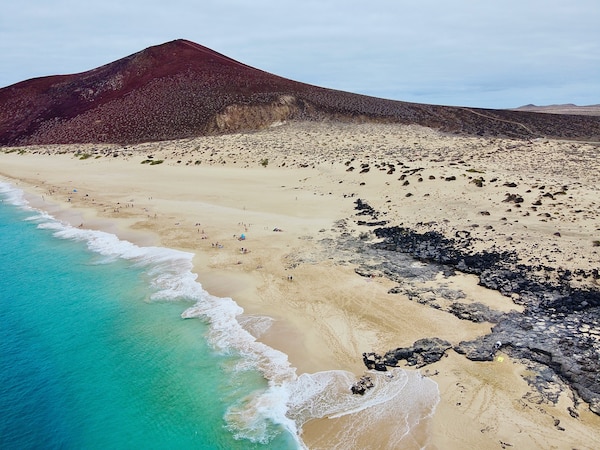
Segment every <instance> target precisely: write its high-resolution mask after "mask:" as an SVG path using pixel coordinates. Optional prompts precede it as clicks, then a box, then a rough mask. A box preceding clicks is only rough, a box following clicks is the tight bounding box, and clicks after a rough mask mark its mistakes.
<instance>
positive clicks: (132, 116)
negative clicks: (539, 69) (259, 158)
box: [0, 40, 600, 146]
mask: <svg viewBox="0 0 600 450" xmlns="http://www.w3.org/2000/svg"><path fill="white" fill-rule="evenodd" d="M288 119H295V120H322V119H339V120H357V121H364V120H375V121H386V122H397V123H414V124H419V125H423V126H427V127H432V128H436V129H440V130H442V131H447V132H460V133H467V134H480V135H484V134H485V135H499V136H511V137H522V138H532V137H559V138H570V139H586V140H587V139H589V140H600V117H588V116H567V115H552V116H550V115H548V114H539V113H531V112H523V111H510V110H486V109H475V108H459V107H445V106H433V105H422V104H415V103H406V102H399V101H392V100H383V99H378V98H374V97H367V96H363V95H358V94H351V93H347V92H341V91H335V90H331V89H324V88H319V87H315V86H311V85H308V84H304V83H299V82H295V81H291V80H288V79H285V78H281V77H278V76H275V75H272V74H269V73H266V72H263V71H261V70H258V69H254V68H252V67H249V66H246V65H244V64H241V63H239V62H237V61H234V60H232V59H230V58H228V57H226V56H224V55H221V54H219V53H216V52H214V51H212V50H210V49H208V48H205V47H202V46H201V45H198V44H195V43H193V42H189V41H185V40H176V41H172V42H168V43H166V44H162V45H158V46H155V47H150V48H148V49H146V50H143V51H141V52H138V53H135V54H133V55H131V56H128V57H126V58H123V59H120V60H118V61H115V62H113V63H110V64H107V65H105V66H102V67H99V68H97V69H93V70H90V71H87V72H83V73H79V74H73V75H59V76H51V77H42V78H36V79H32V80H27V81H23V82H20V83H17V84H14V85H12V86H8V87H5V88H2V89H0V145H3V146H14V145H33V144H58V143H81V142H115V143H136V142H144V141H158V140H168V139H176V138H183V137H190V136H198V135H205V134H214V133H223V132H233V131H241V130H256V129H260V128H262V127H265V126H268V125H269V124H271V123H273V122H276V121H280V120H288Z"/></svg>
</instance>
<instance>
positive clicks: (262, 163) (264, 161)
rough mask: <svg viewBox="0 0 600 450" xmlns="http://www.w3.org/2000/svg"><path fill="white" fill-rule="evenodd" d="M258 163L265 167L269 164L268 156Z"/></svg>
mask: <svg viewBox="0 0 600 450" xmlns="http://www.w3.org/2000/svg"><path fill="white" fill-rule="evenodd" d="M260 165H261V166H263V167H267V166H268V165H269V159H268V158H263V159H261V160H260Z"/></svg>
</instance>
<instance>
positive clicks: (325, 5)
mask: <svg viewBox="0 0 600 450" xmlns="http://www.w3.org/2000/svg"><path fill="white" fill-rule="evenodd" d="M178 38H184V39H189V40H191V41H194V42H196V43H198V44H201V45H204V46H206V47H209V48H211V49H213V50H215V51H218V52H220V53H223V54H225V55H227V56H229V57H231V58H234V59H236V60H238V61H241V62H243V63H245V64H248V65H250V66H253V67H256V68H259V69H262V70H266V71H267V72H271V73H274V74H276V75H281V76H284V77H287V78H291V79H293V80H296V81H302V82H305V83H310V84H315V85H318V86H323V87H328V88H333V89H340V90H344V91H350V92H356V93H361V94H366V95H372V96H376V97H383V98H389V99H395V100H404V101H412V102H419V103H432V104H442V105H461V106H474V107H484V108H511V107H517V106H521V105H524V104H528V103H533V104H536V105H547V104H558V103H575V104H578V105H589V104H599V103H600V1H599V0H362V1H354V0H319V1H317V0H302V1H300V0H296V1H293V2H292V1H287V0H247V1H241V0H102V1H97V0H87V1H81V0H20V1H11V2H5V4H4V5H3V6H2V15H1V16H0V87H4V86H8V85H10V84H13V83H16V82H19V81H23V80H26V79H29V78H34V77H39V76H46V75H55V74H67V73H76V72H82V71H85V70H89V69H93V68H95V67H98V66H101V65H103V64H107V63H109V62H112V61H115V60H117V59H120V58H122V57H125V56H128V55H130V54H132V53H135V52H137V51H140V50H143V49H144V48H146V47H149V46H152V45H157V44H162V43H164V42H167V41H171V40H174V39H178Z"/></svg>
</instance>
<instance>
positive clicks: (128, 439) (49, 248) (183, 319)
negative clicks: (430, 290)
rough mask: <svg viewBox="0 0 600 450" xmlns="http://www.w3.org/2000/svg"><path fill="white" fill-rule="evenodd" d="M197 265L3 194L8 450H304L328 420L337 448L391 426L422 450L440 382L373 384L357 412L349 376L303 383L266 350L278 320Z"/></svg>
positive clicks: (0, 386)
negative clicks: (198, 271)
mask: <svg viewBox="0 0 600 450" xmlns="http://www.w3.org/2000/svg"><path fill="white" fill-rule="evenodd" d="M192 257H193V255H192V254H190V253H185V252H180V251H175V250H171V249H165V248H158V247H138V246H136V245H133V244H131V243H129V242H127V241H122V240H119V239H118V238H117V237H116V236H114V235H112V234H109V233H104V232H101V231H92V230H85V229H78V228H74V227H72V226H70V225H68V224H65V223H62V222H60V221H57V220H55V219H54V218H52V217H51V216H49V215H47V214H45V213H44V212H41V211H37V210H34V209H31V208H29V207H28V205H27V202H26V201H25V200H24V195H23V193H22V192H21V191H19V190H18V189H15V188H14V187H12V186H11V185H10V184H8V183H4V182H2V181H0V449H2V450H4V449H19V450H21V449H39V448H44V449H59V448H60V449H107V448H110V449H132V448H136V449H137V448H144V449H171V448H173V449H174V448H176V449H188V448H190V449H192V448H193V449H277V450H286V449H298V448H305V445H304V443H303V442H302V440H301V430H302V426H303V425H304V424H305V423H306V422H308V421H310V420H311V419H314V418H323V417H329V418H331V421H330V422H328V423H330V424H331V427H332V428H331V429H330V430H329V431H326V433H328V436H327V439H326V441H327V445H326V448H330V449H351V448H365V447H364V445H363V444H361V439H363V440H364V439H365V437H368V435H369V433H373V432H378V431H377V430H379V427H380V425H381V424H386V426H387V428H386V429H387V430H388V431H387V432H386V433H387V434H388V435H386V436H385V439H386V442H387V443H386V444H385V445H384V447H386V448H408V447H410V448H424V447H425V446H426V445H425V444H424V443H425V442H426V436H424V437H423V436H421V435H422V433H416V434H417V435H419V437H417V438H415V437H414V436H413V434H414V433H412V431H413V430H415V429H416V428H415V427H417V426H418V425H419V423H421V422H422V421H423V420H424V419H426V418H428V417H430V416H431V415H432V414H433V413H434V411H435V407H436V405H437V403H438V401H439V391H438V389H437V385H436V384H435V383H434V382H433V381H431V380H430V379H429V378H426V377H421V376H420V375H419V374H418V373H417V372H414V371H405V370H402V369H394V370H393V371H391V372H388V373H386V374H385V375H384V374H382V373H371V376H372V378H373V380H374V383H375V387H374V388H373V389H370V390H369V391H368V392H367V393H366V394H365V395H364V396H358V395H353V394H351V392H350V389H349V387H350V386H351V385H352V384H353V383H354V382H355V381H356V377H355V375H354V374H351V373H349V372H345V371H341V370H332V371H325V372H318V373H314V374H301V375H300V376H297V374H296V371H295V369H294V368H293V367H291V366H290V364H289V362H288V359H287V356H286V355H285V354H283V353H281V352H278V351H276V350H274V349H272V348H270V347H268V346H266V345H264V344H262V343H260V342H259V341H257V339H256V337H258V336H260V334H261V333H263V332H264V331H265V330H266V329H268V327H269V325H270V323H271V319H270V318H268V317H259V316H247V315H244V314H243V310H242V309H241V308H240V307H239V306H238V305H237V304H236V303H235V302H234V301H233V300H232V299H230V298H219V297H215V296H212V295H210V294H209V293H208V292H206V291H204V290H203V289H202V286H201V285H200V284H199V283H198V282H197V281H196V275H195V274H193V273H192ZM336 424H338V425H336ZM340 424H341V425H340ZM325 428H326V427H325ZM329 434H330V436H329ZM415 439H416V441H415ZM409 444H410V445H409ZM407 445H408V447H407Z"/></svg>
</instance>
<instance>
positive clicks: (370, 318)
mask: <svg viewBox="0 0 600 450" xmlns="http://www.w3.org/2000/svg"><path fill="white" fill-rule="evenodd" d="M599 149H600V147H599V146H598V144H592V143H578V142H566V141H548V140H538V141H534V142H527V141H516V140H507V139H498V138H493V139H492V138H485V137H481V138H467V137H459V136H449V135H443V134H440V133H437V132H435V131H433V130H430V129H427V128H421V127H415V126H399V125H373V124H365V125H356V124H355V125H350V124H325V123H323V124H316V123H311V124H307V123H290V124H282V125H281V126H278V127H273V128H270V129H268V130H265V131H262V132H257V133H247V134H235V135H226V136H215V137H203V138H195V139H188V140H181V141H172V142H157V143H147V144H140V145H135V146H128V147H127V148H124V147H120V146H109V145H89V144H88V145H79V146H77V145H73V146H48V147H28V148H21V149H0V176H1V177H2V178H4V179H5V180H6V181H9V182H10V183H12V184H14V185H16V186H17V187H19V188H21V189H23V190H24V191H25V192H27V193H28V195H29V200H30V202H31V204H32V206H34V207H37V208H40V209H44V210H47V211H49V212H50V213H51V214H53V215H54V216H56V217H58V218H60V219H63V220H65V221H68V222H70V223H72V224H73V225H75V226H82V227H85V228H91V229H102V230H106V231H109V232H113V233H115V234H117V235H118V236H119V237H121V238H123V239H127V240H130V241H132V242H135V243H138V244H140V245H160V246H165V247H170V248H175V249H181V250H186V251H191V252H193V253H195V255H196V256H195V259H194V267H195V271H196V272H197V273H198V276H199V278H198V279H199V281H200V282H201V284H202V285H203V287H204V288H205V289H206V290H207V291H209V292H210V293H212V294H214V295H217V296H221V297H232V298H233V299H234V300H235V301H236V302H237V303H238V304H239V305H240V306H242V307H243V308H244V310H245V314H246V315H257V316H269V317H272V318H273V319H275V321H274V323H273V325H272V327H271V328H270V329H269V331H268V332H267V333H266V334H264V335H262V336H260V340H262V341H263V342H265V343H266V344H268V345H269V346H271V347H273V348H276V349H278V350H281V351H283V352H284V353H286V354H287V355H289V359H290V362H291V363H292V365H293V366H294V367H296V368H297V371H298V374H301V373H305V372H306V373H314V372H318V371H322V370H335V369H340V370H348V371H351V372H353V373H355V374H356V375H357V376H360V375H361V374H363V373H364V371H365V367H364V365H363V363H362V359H361V355H362V353H363V352H369V351H377V352H379V353H385V352H386V351H387V350H389V349H393V348H396V347H401V346H409V345H411V344H412V343H413V342H414V341H415V340H417V339H420V338H423V337H434V336H435V337H439V338H442V339H445V340H448V341H449V342H451V343H452V344H457V343H458V342H460V341H463V340H470V339H474V338H475V337H477V336H481V335H484V334H486V333H488V332H489V330H490V327H491V326H492V325H491V324H490V323H473V322H469V321H465V320H460V319H458V318H457V317H455V316H453V315H451V314H449V313H447V312H444V311H443V310H440V309H435V308H432V307H430V306H427V305H423V304H419V303H418V302H414V301H411V300H410V299H409V298H408V297H406V296H404V295H402V294H395V295H392V294H388V291H389V290H390V289H391V288H393V287H394V286H395V285H396V283H395V282H393V281H391V280H388V279H386V278H384V277H374V278H365V277H361V276H359V275H357V274H356V273H355V271H354V269H355V267H356V264H355V263H354V262H353V261H354V260H355V259H356V258H360V257H361V256H360V255H357V254H351V252H344V251H343V250H341V249H339V248H337V247H336V246H334V245H332V244H331V242H332V241H335V240H338V239H339V237H340V235H341V234H342V233H348V234H349V235H350V236H353V237H356V238H357V239H358V238H359V237H360V236H362V238H363V239H367V240H371V239H374V236H373V235H372V233H371V230H372V227H368V226H364V225H363V226H359V225H357V223H356V222H357V220H359V219H360V217H358V216H356V211H355V209H354V207H355V204H354V202H355V201H356V199H357V198H360V199H362V200H364V201H366V202H367V203H368V204H369V205H371V206H372V207H373V208H375V209H376V210H377V211H380V212H382V213H383V214H385V215H384V216H383V217H381V219H384V220H387V221H389V223H390V224H397V225H400V224H403V225H404V226H407V227H411V228H414V229H417V230H418V229H420V228H422V229H435V230H437V231H440V232H442V233H446V234H448V235H449V236H451V235H453V234H454V233H455V232H456V231H458V230H465V229H468V230H469V231H470V233H471V235H472V236H474V237H475V238H477V239H478V240H477V245H478V247H479V249H490V248H496V249H507V250H516V251H517V252H518V253H519V255H520V256H521V257H522V258H523V261H542V262H544V263H545V264H547V265H550V266H563V267H569V268H570V269H572V270H577V269H589V268H592V267H600V246H597V245H595V244H594V242H595V241H598V240H600V217H599V215H598V210H599V209H600V208H599V205H600V159H599V158H598V152H599ZM83 155H86V156H83ZM149 161H154V162H155V163H156V162H158V161H163V162H162V163H160V164H154V165H152V164H150V162H149ZM142 162H146V163H144V164H142ZM351 168H353V169H352V170H351ZM366 169H368V170H366ZM452 177H454V178H452ZM478 178H482V180H481V181H480V182H477V179H478ZM478 184H481V186H478ZM543 193H550V194H551V195H550V196H544V194H543ZM507 194H509V195H510V194H514V195H518V196H520V197H521V198H522V199H523V201H522V202H518V203H515V202H506V201H505V200H506V199H507V198H509V195H507ZM536 203H539V204H536ZM432 222H434V223H432ZM424 224H427V225H424ZM276 229H277V230H281V231H274V230H276ZM242 234H244V237H245V239H244V240H239V238H240V236H241V235H242ZM290 277H291V278H290ZM415 283H418V282H415ZM435 283H438V284H445V285H447V286H450V287H452V288H453V289H458V290H461V291H462V292H464V294H465V295H466V300H465V301H467V302H468V301H478V302H481V303H484V304H486V305H488V306H489V307H490V308H492V309H495V310H498V311H503V312H506V311H510V310H512V309H514V310H516V311H520V310H521V309H520V308H521V306H519V305H518V304H515V303H513V301H512V299H510V298H507V297H504V296H502V295H500V294H499V293H497V292H495V291H490V290H488V289H485V288H483V287H480V286H478V285H477V278H476V277H474V276H471V275H462V274H458V275H456V276H454V277H451V278H445V277H444V276H443V275H441V274H440V276H439V279H437V280H436V281H435ZM580 283H581V284H582V286H586V283H588V284H587V285H589V283H592V282H590V281H588V280H581V281H580ZM417 287H418V288H419V289H426V288H427V286H426V285H421V286H417ZM593 287H595V288H598V286H597V285H596V286H593ZM440 301H441V300H440ZM498 356H500V358H497V359H496V360H495V361H493V362H485V363H481V362H472V361H469V360H467V359H466V358H465V357H463V356H462V355H459V354H457V353H455V352H454V351H453V350H449V351H448V356H447V357H446V358H443V359H442V360H441V361H439V362H437V363H434V364H432V365H430V366H427V367H425V368H423V369H421V371H422V373H423V374H424V375H426V376H430V377H431V379H432V380H434V381H435V382H436V383H437V384H438V386H439V391H440V398H441V400H440V403H439V405H438V406H437V409H436V411H435V414H434V415H433V417H432V418H431V419H428V420H425V421H423V422H422V423H421V425H420V427H419V428H418V429H415V430H414V431H413V433H414V434H415V438H414V440H413V441H411V442H408V441H407V442H406V445H407V448H412V447H411V446H413V445H414V448H420V447H421V446H423V445H425V446H426V447H427V448H437V449H464V448H511V447H512V448H527V449H548V448H557V449H571V448H579V449H586V448H588V449H591V448H594V447H595V443H596V442H600V416H597V415H595V414H593V413H591V412H590V411H589V410H588V408H587V406H586V405H585V404H578V405H576V406H575V405H574V403H573V395H572V394H571V393H570V391H569V390H568V389H567V390H566V391H565V393H564V394H563V395H562V397H561V399H560V401H559V402H558V403H557V404H556V405H553V404H550V403H548V402H546V401H544V399H542V398H540V397H539V396H536V395H534V393H533V392H532V388H531V387H530V386H529V385H528V384H527V382H526V381H525V378H524V376H525V377H526V375H527V373H526V372H527V368H526V366H524V365H522V364H521V363H519V362H517V361H512V360H511V359H510V358H509V357H508V356H507V355H504V354H502V353H500V354H499V355H498ZM568 407H573V408H575V409H576V410H577V412H578V417H572V415H571V414H570V413H569V410H568V409H567V408H568ZM557 421H558V422H557ZM557 424H560V426H558V425H557ZM332 426H333V428H332ZM343 426H344V423H343V422H340V423H335V421H331V420H330V419H322V420H315V421H312V422H309V423H308V424H306V426H305V427H304V433H303V436H302V437H303V439H304V441H305V442H306V444H307V445H308V446H309V448H311V449H312V448H331V439H333V438H332V436H333V435H334V434H335V432H336V431H335V430H336V429H337V430H338V431H339V430H340V429H343ZM394 427H395V424H394V423H382V422H379V423H377V425H376V427H375V428H374V429H373V430H371V431H370V432H371V433H372V436H373V437H372V438H370V440H369V442H370V443H371V444H372V445H371V444H369V445H371V448H381V443H382V442H383V441H379V440H378V438H377V436H385V435H387V434H389V433H390V432H391V431H390V430H393V429H394ZM323 430H326V432H325V433H324V431H323ZM332 430H334V431H332ZM361 446H362V447H361V448H367V447H368V445H365V444H364V443H362V444H361Z"/></svg>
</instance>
